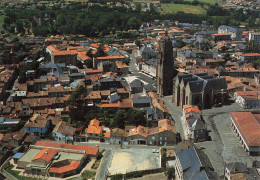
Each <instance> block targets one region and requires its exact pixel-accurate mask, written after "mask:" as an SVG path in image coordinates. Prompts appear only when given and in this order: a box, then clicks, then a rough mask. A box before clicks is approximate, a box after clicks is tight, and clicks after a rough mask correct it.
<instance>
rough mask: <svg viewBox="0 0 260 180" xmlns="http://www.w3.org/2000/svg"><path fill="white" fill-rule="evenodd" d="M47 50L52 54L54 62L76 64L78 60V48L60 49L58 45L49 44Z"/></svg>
mask: <svg viewBox="0 0 260 180" xmlns="http://www.w3.org/2000/svg"><path fill="white" fill-rule="evenodd" d="M46 52H47V53H48V54H50V57H51V61H52V62H53V63H65V64H66V65H69V64H74V62H75V61H77V54H78V53H77V50H64V49H62V50H60V49H59V48H58V47H57V45H49V46H47V48H46Z"/></svg>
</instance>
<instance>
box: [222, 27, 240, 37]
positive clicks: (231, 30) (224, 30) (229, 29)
mask: <svg viewBox="0 0 260 180" xmlns="http://www.w3.org/2000/svg"><path fill="white" fill-rule="evenodd" d="M218 33H229V34H231V38H232V39H233V40H241V39H242V31H241V30H240V29H237V28H233V27H230V26H226V25H221V26H219V27H218Z"/></svg>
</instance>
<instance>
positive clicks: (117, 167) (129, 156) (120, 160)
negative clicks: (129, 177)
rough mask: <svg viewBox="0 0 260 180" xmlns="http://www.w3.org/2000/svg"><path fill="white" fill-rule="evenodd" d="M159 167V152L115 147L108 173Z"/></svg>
mask: <svg viewBox="0 0 260 180" xmlns="http://www.w3.org/2000/svg"><path fill="white" fill-rule="evenodd" d="M155 168H159V153H154V152H153V150H152V149H116V150H114V153H113V157H112V161H111V165H110V167H109V169H108V172H109V174H111V175H113V174H117V173H122V174H125V173H127V172H132V171H139V170H146V169H155Z"/></svg>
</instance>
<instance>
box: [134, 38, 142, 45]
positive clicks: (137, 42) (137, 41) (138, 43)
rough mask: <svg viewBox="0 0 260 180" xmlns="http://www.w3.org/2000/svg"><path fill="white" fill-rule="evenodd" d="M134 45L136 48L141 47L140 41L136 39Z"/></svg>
mask: <svg viewBox="0 0 260 180" xmlns="http://www.w3.org/2000/svg"><path fill="white" fill-rule="evenodd" d="M135 44H136V46H139V47H141V46H142V43H141V41H140V40H139V39H137V40H136V41H135Z"/></svg>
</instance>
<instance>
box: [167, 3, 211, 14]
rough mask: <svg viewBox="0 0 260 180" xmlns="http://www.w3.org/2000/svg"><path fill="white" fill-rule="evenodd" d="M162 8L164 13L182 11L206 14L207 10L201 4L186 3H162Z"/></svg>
mask: <svg viewBox="0 0 260 180" xmlns="http://www.w3.org/2000/svg"><path fill="white" fill-rule="evenodd" d="M162 9H163V12H164V13H177V12H178V11H182V12H185V13H192V14H206V10H205V9H203V8H202V7H201V6H193V5H186V4H162Z"/></svg>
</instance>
